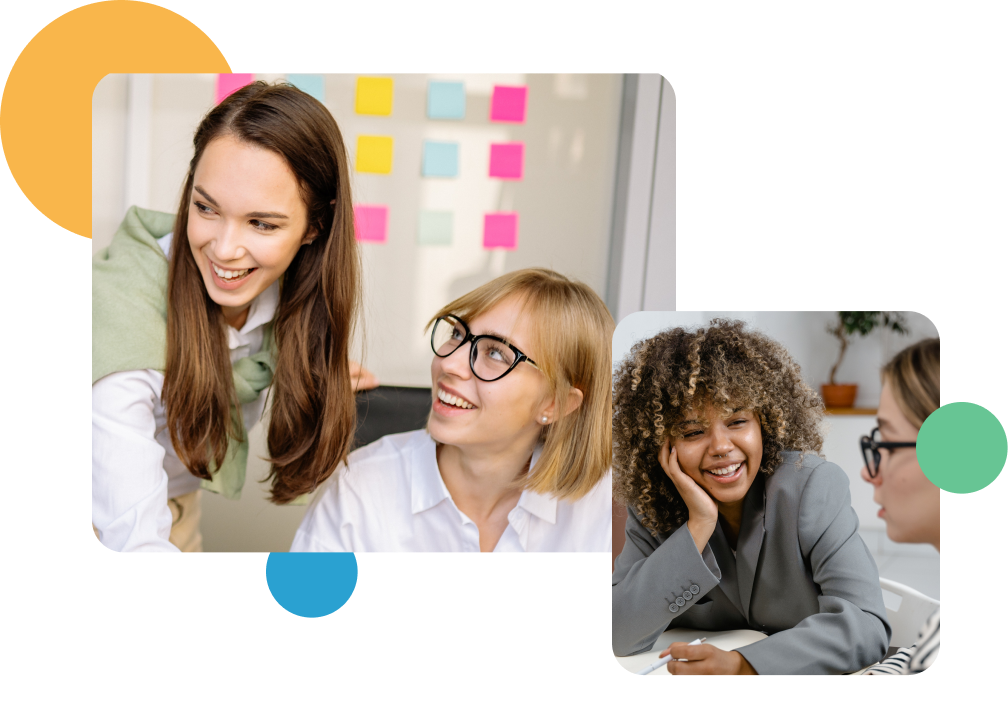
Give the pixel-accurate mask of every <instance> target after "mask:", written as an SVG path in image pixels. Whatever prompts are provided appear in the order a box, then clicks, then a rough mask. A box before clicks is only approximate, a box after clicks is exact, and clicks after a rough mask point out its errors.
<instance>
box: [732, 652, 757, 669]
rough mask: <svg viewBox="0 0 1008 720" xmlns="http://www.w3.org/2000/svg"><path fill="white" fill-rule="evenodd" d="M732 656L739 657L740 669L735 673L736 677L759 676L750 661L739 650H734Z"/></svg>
mask: <svg viewBox="0 0 1008 720" xmlns="http://www.w3.org/2000/svg"><path fill="white" fill-rule="evenodd" d="M731 654H732V655H736V656H737V657H738V662H739V668H738V670H736V671H735V674H736V675H759V673H758V672H756V668H754V667H753V666H752V665H750V664H749V661H748V660H746V659H745V655H743V654H742V653H740V652H738V651H737V650H733V651H732V652H731Z"/></svg>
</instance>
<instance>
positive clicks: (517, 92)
mask: <svg viewBox="0 0 1008 720" xmlns="http://www.w3.org/2000/svg"><path fill="white" fill-rule="evenodd" d="M526 100H528V87H527V86H525V85H517V86H511V85H494V89H493V95H492V96H491V97H490V120H491V121H492V122H510V123H523V122H525V105H526Z"/></svg>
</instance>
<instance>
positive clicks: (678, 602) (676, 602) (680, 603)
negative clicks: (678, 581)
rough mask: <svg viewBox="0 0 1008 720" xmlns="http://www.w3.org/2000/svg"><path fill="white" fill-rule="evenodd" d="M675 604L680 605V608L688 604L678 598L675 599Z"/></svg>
mask: <svg viewBox="0 0 1008 720" xmlns="http://www.w3.org/2000/svg"><path fill="white" fill-rule="evenodd" d="M675 604H676V605H678V606H679V607H682V606H683V605H685V604H686V601H685V600H683V599H682V598H681V597H677V598H676V599H675Z"/></svg>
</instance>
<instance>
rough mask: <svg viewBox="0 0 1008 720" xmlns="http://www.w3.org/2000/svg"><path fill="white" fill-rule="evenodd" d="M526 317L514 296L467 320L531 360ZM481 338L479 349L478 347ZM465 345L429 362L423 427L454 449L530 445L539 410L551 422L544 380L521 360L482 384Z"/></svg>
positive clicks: (535, 436)
mask: <svg viewBox="0 0 1008 720" xmlns="http://www.w3.org/2000/svg"><path fill="white" fill-rule="evenodd" d="M526 318H527V315H525V314H523V313H522V303H521V302H520V301H519V299H518V298H514V297H511V298H506V299H504V300H502V301H501V302H499V303H497V305H494V306H493V307H492V308H490V309H489V310H488V311H486V312H484V313H483V314H482V315H479V316H478V317H476V318H474V319H473V320H472V322H470V323H468V324H469V329H470V330H471V331H472V333H473V335H495V336H497V337H500V338H503V339H505V340H506V341H507V342H509V343H511V344H512V345H514V346H515V347H517V348H518V349H520V350H521V351H522V352H525V353H527V354H528V355H529V356H530V357H532V358H533V359H534V358H535V357H536V354H535V350H536V349H535V348H534V347H531V346H530V344H529V332H528V328H527V324H526ZM483 342H484V341H481V343H480V349H481V351H482V350H483ZM469 351H470V345H469V344H468V343H467V344H466V345H463V346H462V347H460V348H458V349H457V350H456V351H455V352H453V353H452V354H451V355H449V356H448V357H445V358H442V357H438V356H437V355H435V356H434V360H433V361H432V362H431V382H432V385H433V388H432V391H433V396H434V397H433V407H432V408H431V414H430V420H429V422H428V424H427V429H428V431H429V432H430V434H431V437H432V438H434V440H435V441H437V442H439V443H442V444H445V445H453V446H456V447H459V448H467V447H483V448H487V449H494V450H501V449H507V448H510V447H515V448H520V449H522V450H524V449H526V448H527V447H528V446H530V445H534V444H535V442H536V441H537V439H538V437H539V434H540V431H541V429H542V423H541V420H542V417H543V415H544V414H545V415H546V416H547V417H549V418H550V420H552V419H553V418H552V400H551V399H550V398H549V397H548V395H549V383H548V382H547V380H546V377H545V376H544V375H543V373H542V372H541V371H539V370H538V369H536V368H535V367H533V366H532V365H530V364H529V363H527V362H521V363H518V365H517V366H516V367H515V368H514V370H512V371H511V372H510V373H508V374H507V375H506V376H504V377H502V378H501V379H499V380H496V381H494V382H484V381H482V380H480V379H478V378H477V377H475V376H474V375H473V373H472V370H471V368H470V367H469Z"/></svg>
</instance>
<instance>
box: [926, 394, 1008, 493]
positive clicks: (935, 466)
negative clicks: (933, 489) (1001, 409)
mask: <svg viewBox="0 0 1008 720" xmlns="http://www.w3.org/2000/svg"><path fill="white" fill-rule="evenodd" d="M1006 459H1008V436H1006V435H1005V429H1004V428H1003V427H1002V426H1001V423H1000V422H999V421H998V419H997V418H996V417H994V414H993V413H992V412H991V411H990V410H988V409H987V408H984V407H981V406H979V405H974V404H973V403H968V402H957V403H949V404H948V405H942V406H941V407H940V408H938V409H937V410H935V411H934V412H933V413H931V415H929V416H928V418H927V420H925V421H924V424H923V425H921V429H920V432H919V433H918V434H917V461H918V462H919V463H920V466H921V470H923V471H924V475H925V476H927V479H928V480H930V481H931V482H933V483H934V484H935V485H937V486H938V487H940V488H941V489H942V490H948V491H949V492H954V493H971V492H976V491H977V490H982V489H983V488H985V487H987V486H988V485H990V484H991V483H992V482H994V480H995V479H996V478H997V476H998V475H1000V474H1001V470H1002V469H1003V468H1004V466H1005V460H1006Z"/></svg>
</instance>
